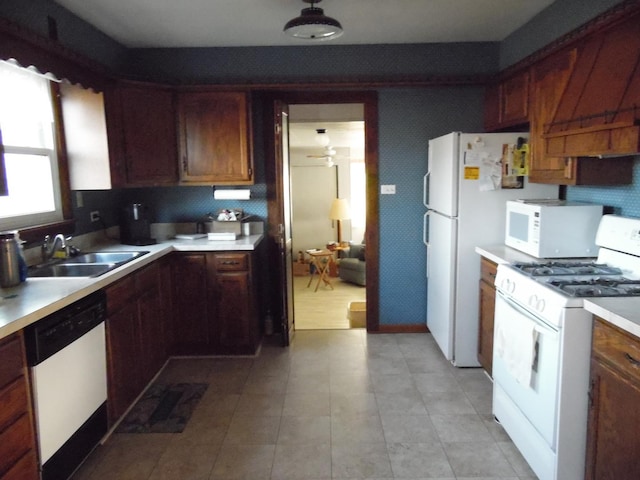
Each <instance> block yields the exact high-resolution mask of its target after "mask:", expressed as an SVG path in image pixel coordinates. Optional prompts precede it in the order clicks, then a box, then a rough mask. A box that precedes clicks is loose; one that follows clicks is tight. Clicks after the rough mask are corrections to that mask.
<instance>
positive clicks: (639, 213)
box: [567, 156, 640, 218]
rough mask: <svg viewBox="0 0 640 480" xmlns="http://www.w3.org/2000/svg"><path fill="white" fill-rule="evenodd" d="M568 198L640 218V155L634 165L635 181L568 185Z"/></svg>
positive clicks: (618, 213)
mask: <svg viewBox="0 0 640 480" xmlns="http://www.w3.org/2000/svg"><path fill="white" fill-rule="evenodd" d="M567 200H573V201H577V202H589V203H597V204H601V205H605V206H607V207H613V213H615V214H617V215H623V216H625V217H638V218H640V156H638V157H636V160H635V162H634V165H633V182H632V183H631V184H630V185H621V186H604V187H602V186H600V187H593V186H589V187H586V186H580V187H567Z"/></svg>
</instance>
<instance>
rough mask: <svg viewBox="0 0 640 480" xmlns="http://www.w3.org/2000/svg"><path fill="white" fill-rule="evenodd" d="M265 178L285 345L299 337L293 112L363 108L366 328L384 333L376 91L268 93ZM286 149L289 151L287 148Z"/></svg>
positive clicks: (278, 319) (275, 302)
mask: <svg viewBox="0 0 640 480" xmlns="http://www.w3.org/2000/svg"><path fill="white" fill-rule="evenodd" d="M262 99H263V101H264V107H265V108H264V119H265V122H266V123H265V130H264V131H265V173H266V181H267V199H268V202H267V207H268V234H267V242H266V247H265V248H266V251H267V252H268V255H269V275H270V282H269V285H270V295H271V296H270V302H269V304H270V306H271V312H272V314H273V317H274V320H275V323H276V325H278V327H279V328H278V331H279V332H280V333H281V335H282V340H283V345H289V344H290V342H291V340H292V338H293V335H294V333H295V318H294V312H293V308H292V305H293V294H292V289H290V285H292V283H293V276H292V275H291V263H292V259H293V251H292V249H291V239H290V236H289V234H290V228H289V225H290V221H291V214H290V208H289V207H290V198H289V194H290V189H289V186H290V182H289V157H288V154H289V149H288V117H289V107H290V106H291V105H300V104H303V105H304V104H341V103H361V104H363V105H364V121H365V147H364V148H365V154H364V157H365V176H366V228H365V231H366V234H365V237H366V241H365V243H366V254H365V257H366V258H365V260H366V262H367V266H366V298H367V310H366V327H367V331H368V332H377V331H378V330H379V308H380V307H379V280H378V276H379V260H378V256H379V243H380V239H379V227H378V216H379V206H378V184H379V181H378V97H377V93H376V92H374V91H355V90H354V91H351V90H349V91H298V92H294V91H289V92H275V91H274V92H264V93H263V95H262ZM285 145H286V146H287V148H285Z"/></svg>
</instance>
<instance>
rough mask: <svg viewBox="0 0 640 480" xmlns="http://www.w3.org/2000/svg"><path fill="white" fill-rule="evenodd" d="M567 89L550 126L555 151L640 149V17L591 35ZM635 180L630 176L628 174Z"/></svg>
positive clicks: (547, 134)
mask: <svg viewBox="0 0 640 480" xmlns="http://www.w3.org/2000/svg"><path fill="white" fill-rule="evenodd" d="M576 49H577V57H576V61H575V65H574V68H573V72H572V74H571V77H570V79H569V81H568V83H567V86H566V90H565V93H564V95H563V96H562V98H561V99H560V100H559V102H558V107H557V109H556V112H555V114H554V116H553V118H551V119H548V123H547V125H546V126H545V131H544V141H545V143H546V146H545V148H546V153H547V155H552V156H563V157H577V156H596V155H599V156H608V155H631V154H635V153H637V152H638V151H640V126H639V125H638V121H639V120H640V109H639V108H638V105H640V81H639V80H638V75H639V74H640V65H639V62H640V19H639V18H638V17H637V16H635V17H633V18H632V19H631V20H629V21H626V22H625V23H622V24H620V25H617V26H616V27H615V28H612V29H608V30H606V31H603V32H600V33H598V34H595V35H592V36H590V37H588V38H587V39H586V40H585V41H583V42H581V44H580V45H578V46H577V47H576ZM629 180H630V179H629Z"/></svg>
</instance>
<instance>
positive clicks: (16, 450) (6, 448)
mask: <svg viewBox="0 0 640 480" xmlns="http://www.w3.org/2000/svg"><path fill="white" fill-rule="evenodd" d="M31 445H33V437H32V433H31V422H30V421H29V415H28V414H24V415H22V416H21V417H20V418H19V419H18V420H17V421H16V422H15V423H13V424H12V425H11V426H9V427H8V428H7V429H6V430H3V431H2V432H0V472H4V471H5V470H8V469H9V467H11V466H13V464H14V463H16V462H17V461H18V460H19V459H20V457H22V456H23V455H24V454H25V453H27V452H28V451H29V450H31Z"/></svg>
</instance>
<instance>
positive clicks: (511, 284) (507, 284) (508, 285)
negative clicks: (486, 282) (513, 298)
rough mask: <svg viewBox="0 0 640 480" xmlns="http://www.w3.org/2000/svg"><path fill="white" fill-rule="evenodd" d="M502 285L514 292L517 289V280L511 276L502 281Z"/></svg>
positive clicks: (509, 291) (506, 290) (508, 291)
mask: <svg viewBox="0 0 640 480" xmlns="http://www.w3.org/2000/svg"><path fill="white" fill-rule="evenodd" d="M500 287H501V288H502V289H503V290H504V291H505V292H507V293H513V291H514V290H515V289H516V282H514V281H513V280H511V279H509V278H504V279H503V280H502V282H501V283H500Z"/></svg>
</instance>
